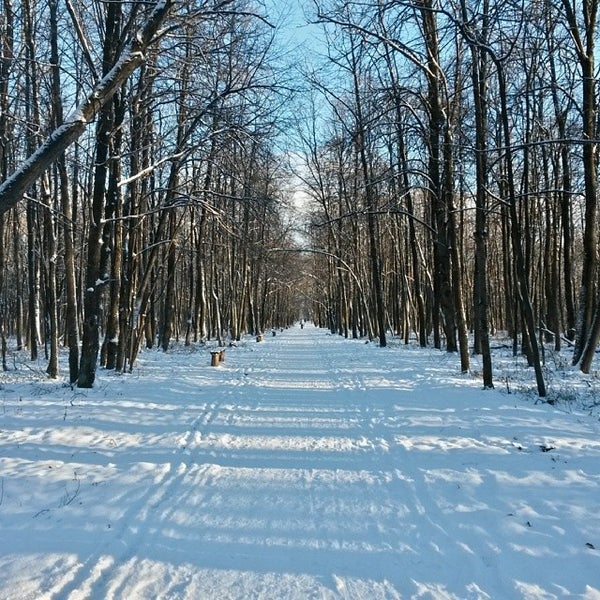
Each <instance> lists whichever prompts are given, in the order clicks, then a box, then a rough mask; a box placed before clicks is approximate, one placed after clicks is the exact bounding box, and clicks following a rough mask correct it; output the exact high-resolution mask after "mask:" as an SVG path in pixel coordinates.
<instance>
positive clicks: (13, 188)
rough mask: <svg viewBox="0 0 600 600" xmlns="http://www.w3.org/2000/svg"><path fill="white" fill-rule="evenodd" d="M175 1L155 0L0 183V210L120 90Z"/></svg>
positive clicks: (142, 59) (22, 191)
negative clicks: (106, 65)
mask: <svg viewBox="0 0 600 600" xmlns="http://www.w3.org/2000/svg"><path fill="white" fill-rule="evenodd" d="M174 5H175V2H174V0H158V1H157V2H156V3H155V4H154V8H153V9H152V11H151V12H150V15H149V16H148V18H147V19H146V21H145V22H144V23H143V25H142V26H141V27H140V28H139V29H138V30H137V31H136V32H135V33H134V35H133V36H132V38H131V42H130V43H129V45H128V46H127V47H126V48H125V50H124V51H123V52H122V54H121V55H120V57H119V58H118V60H116V61H115V63H114V66H113V67H112V69H110V71H108V73H106V75H105V76H104V77H103V78H102V79H101V80H100V81H99V82H98V83H97V84H96V85H95V86H94V87H93V88H92V90H91V91H90V93H89V94H88V95H87V96H86V98H85V99H84V100H83V102H82V103H81V104H80V105H79V106H78V107H77V109H76V110H75V111H74V112H73V114H72V115H71V116H70V117H68V118H67V119H66V120H65V122H64V123H63V125H61V126H60V127H58V128H57V129H55V130H54V131H53V132H52V133H51V134H50V136H49V137H48V138H47V139H46V141H45V142H44V143H43V144H42V145H41V146H40V147H39V148H38V149H37V150H36V151H35V152H34V153H33V154H31V155H30V156H29V158H28V159H27V160H25V162H23V163H22V164H21V166H20V167H19V168H18V169H17V170H16V171H15V172H14V173H13V174H12V175H10V176H9V177H8V178H7V179H6V180H5V181H4V182H3V183H2V184H1V185H0V213H5V212H6V211H7V210H9V209H10V208H12V207H13V206H14V205H15V204H17V203H18V202H20V200H21V199H22V198H23V195H24V194H25V192H26V191H27V190H28V189H29V188H30V187H31V185H32V184H33V183H34V182H35V181H36V180H37V179H38V178H39V177H40V176H41V174H42V173H43V172H44V171H45V170H46V169H47V168H48V167H49V166H50V165H51V164H52V163H53V162H54V161H55V160H56V159H57V158H58V157H59V156H60V155H61V154H62V153H63V152H64V151H65V150H66V149H67V148H68V147H69V146H70V145H71V144H73V143H74V142H75V141H76V140H77V139H78V138H79V137H80V136H81V135H83V133H84V132H85V130H86V129H87V126H88V125H89V124H90V123H91V122H92V121H93V120H94V119H95V117H96V115H97V114H98V113H99V112H100V110H101V109H102V107H103V106H104V105H105V104H106V103H107V102H108V101H109V100H110V99H111V98H112V97H113V95H114V94H115V93H116V92H117V90H119V89H120V87H121V86H122V85H123V83H124V82H125V81H126V80H127V79H128V77H129V76H130V75H131V74H132V73H133V72H134V71H135V70H136V69H137V68H138V67H139V66H140V65H142V64H143V63H144V62H145V60H146V50H147V49H148V47H149V46H150V45H151V44H152V43H153V42H154V41H155V37H156V35H157V33H158V30H159V28H160V26H161V25H162V23H163V22H164V21H165V19H166V18H167V15H168V14H169V12H170V10H171V9H172V7H173V6H174Z"/></svg>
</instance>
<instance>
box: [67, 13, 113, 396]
mask: <svg viewBox="0 0 600 600" xmlns="http://www.w3.org/2000/svg"><path fill="white" fill-rule="evenodd" d="M121 18H122V4H121V2H120V1H117V2H111V3H110V4H108V6H107V8H106V19H105V25H106V27H105V34H104V51H103V60H102V68H103V76H106V75H107V73H108V72H109V71H110V69H111V67H112V65H113V64H114V63H115V58H116V56H117V52H118V48H119V44H120V40H121ZM114 125H115V102H114V100H113V99H112V97H111V101H110V102H108V103H107V104H105V105H104V106H103V107H102V109H101V110H100V113H99V115H98V124H97V126H96V156H95V169H94V189H93V194H92V206H91V211H90V224H89V234H88V239H87V261H86V270H85V296H84V304H83V312H84V319H83V338H82V346H81V362H80V365H79V375H78V379H77V386H78V387H80V388H90V387H92V386H93V385H94V380H95V378H96V368H97V363H98V353H99V350H100V326H101V322H100V321H101V314H100V309H101V299H102V294H103V292H104V288H105V286H106V284H107V283H108V280H109V275H108V273H107V272H105V270H104V269H103V262H104V263H106V262H107V260H106V257H105V258H104V261H103V248H104V244H103V233H104V228H105V227H104V217H105V205H106V181H107V175H108V160H109V155H110V148H111V135H112V134H113V132H114ZM105 251H108V249H105Z"/></svg>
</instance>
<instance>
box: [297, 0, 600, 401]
mask: <svg viewBox="0 0 600 600" xmlns="http://www.w3.org/2000/svg"><path fill="white" fill-rule="evenodd" d="M315 4H316V10H317V14H318V20H319V22H320V23H322V25H323V27H324V29H325V33H326V39H327V50H326V54H327V56H326V58H325V60H324V62H323V65H322V66H321V68H320V69H313V70H312V71H311V72H310V73H309V79H310V81H311V84H312V89H313V101H312V103H313V104H312V108H311V107H309V108H308V109H307V111H306V115H305V118H304V119H303V121H304V122H303V123H302V124H301V125H300V127H301V130H302V131H303V136H302V138H303V144H304V148H305V151H304V154H305V156H306V160H305V165H304V170H303V178H304V180H305V183H306V185H307V186H308V187H309V188H310V195H311V197H312V200H313V202H312V208H313V212H312V224H311V228H310V235H311V241H312V243H313V245H314V247H315V248H320V249H323V251H324V252H323V253H317V254H315V255H314V261H315V263H316V264H317V265H318V269H319V270H320V271H321V272H322V273H326V274H327V277H326V280H327V282H328V283H327V287H326V288H325V289H323V290H322V293H321V295H320V296H319V297H318V302H316V303H315V308H314V310H315V314H316V315H317V320H318V322H319V323H320V324H322V325H324V326H328V327H330V328H331V330H332V331H337V332H339V333H340V334H343V335H348V336H369V337H371V338H377V339H378V340H379V343H380V345H382V346H385V344H386V335H388V334H389V333H392V334H394V335H397V336H401V337H402V338H404V339H405V340H406V341H408V340H409V339H416V340H418V342H419V343H420V344H421V345H422V346H425V345H427V344H429V343H432V344H433V345H434V346H435V347H437V348H442V347H445V348H446V349H447V350H448V351H452V352H453V351H456V352H457V353H458V356H459V357H460V365H461V368H462V370H463V371H468V370H469V368H470V356H471V352H473V351H474V352H475V353H478V354H481V356H482V361H481V363H482V365H483V383H484V386H486V387H491V386H493V371H492V360H491V353H490V335H491V334H492V333H494V332H495V331H506V332H508V335H509V336H510V337H511V338H512V340H513V349H514V352H515V353H523V354H524V355H525V356H526V357H527V359H528V362H529V364H530V366H531V367H532V368H533V372H534V373H535V379H536V382H537V388H538V393H539V395H540V396H545V395H546V384H545V381H544V369H543V366H544V350H545V348H547V347H549V346H550V347H552V348H554V349H555V350H560V349H561V346H563V345H565V344H568V345H570V346H572V347H573V348H574V354H573V364H574V365H577V366H578V367H579V368H580V369H581V370H582V371H583V372H585V373H588V372H590V369H591V367H592V361H593V359H594V356H595V352H596V349H597V346H598V340H599V334H600V302H599V300H600V299H599V297H598V293H599V286H598V257H597V254H598V235H597V225H598V223H597V222H598V211H597V202H598V198H597V196H598V189H597V187H598V186H597V168H598V155H597V150H598V131H597V130H598V110H597V83H598V80H597V69H596V66H595V53H596V37H597V23H596V21H597V8H598V2H597V1H596V0H578V1H577V2H575V1H573V0H516V1H512V0H509V1H502V2H500V1H496V0H476V1H472V0H448V1H441V0H396V1H391V2H349V1H341V0H322V1H320V0H319V1H317V2H316V3H315ZM316 106H318V107H319V109H318V110H316V109H315V108H314V107H316ZM323 106H324V107H325V108H323ZM324 114H325V116H324ZM321 279H325V277H324V276H322V277H321ZM471 332H472V334H473V338H471V337H470V336H469V333H471Z"/></svg>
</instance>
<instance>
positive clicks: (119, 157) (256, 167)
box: [0, 0, 600, 397]
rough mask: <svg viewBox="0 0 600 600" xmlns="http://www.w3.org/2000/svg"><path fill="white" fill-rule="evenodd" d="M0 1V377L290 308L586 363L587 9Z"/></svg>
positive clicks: (53, 370)
mask: <svg viewBox="0 0 600 600" xmlns="http://www.w3.org/2000/svg"><path fill="white" fill-rule="evenodd" d="M1 2H2V9H1V13H0V44H1V50H0V52H1V55H0V181H1V182H2V183H0V338H1V343H2V363H3V364H2V367H3V369H4V370H8V369H11V368H13V367H12V365H11V360H10V357H11V356H12V355H14V353H15V352H19V351H24V350H26V351H27V353H28V356H29V358H30V359H31V360H32V361H39V360H41V359H43V360H45V361H46V362H47V373H48V376H49V377H52V378H56V377H59V355H60V353H61V352H63V351H64V352H65V353H68V370H69V373H68V379H69V381H70V382H71V383H72V384H75V385H77V386H79V387H82V388H86V387H91V386H93V384H94V381H95V378H96V373H97V370H98V369H99V368H104V369H111V370H112V369H114V370H117V371H120V372H128V371H130V370H131V369H132V367H133V365H134V364H135V362H136V359H137V357H138V353H139V352H140V350H141V349H142V348H144V347H145V348H158V349H162V350H163V351H165V352H166V351H168V350H169V347H170V345H172V344H173V343H175V342H181V343H184V344H186V345H191V344H202V343H206V342H208V341H216V342H217V343H218V344H226V343H230V342H235V341H236V340H239V339H240V338H241V337H242V336H244V335H246V334H252V335H258V334H261V333H264V332H265V331H267V330H270V329H271V328H274V329H278V328H284V327H286V326H289V325H291V324H292V323H294V322H295V321H297V320H299V319H311V320H313V321H314V322H315V323H316V324H317V325H319V326H321V327H327V328H329V329H330V330H331V332H332V333H335V334H340V335H342V336H346V337H351V338H364V339H366V340H373V341H376V343H378V344H379V345H380V346H382V347H383V346H386V344H387V343H388V340H389V339H390V338H398V339H400V340H402V342H404V343H407V344H408V343H417V344H419V345H420V346H423V347H425V346H428V345H431V346H432V347H435V348H442V349H445V350H447V351H448V352H450V353H455V354H456V364H457V368H459V369H460V370H461V371H463V372H469V371H470V357H471V356H472V354H473V353H475V354H479V355H481V358H482V365H483V367H482V372H481V377H482V383H483V386H484V387H488V388H489V387H493V386H494V372H493V365H492V353H491V343H492V341H491V340H492V339H493V338H494V336H496V335H501V336H503V339H504V340H508V343H510V344H511V345H512V349H513V352H514V353H515V355H516V354H523V355H524V356H525V357H526V359H527V362H528V364H529V366H530V367H531V371H532V379H534V380H535V385H536V387H537V393H538V394H539V396H542V397H543V396H545V395H546V382H545V376H544V364H545V355H546V353H547V352H549V351H560V350H561V348H569V349H570V350H572V363H573V365H574V366H575V367H576V368H578V369H580V370H581V371H582V372H583V373H591V372H592V371H593V368H594V358H595V354H596V350H597V347H598V342H599V340H600V297H599V293H600V287H599V282H598V156H597V152H598V131H597V130H598V128H599V127H600V120H599V117H600V115H599V112H598V102H597V67H596V63H595V57H596V51H597V50H596V41H597V35H598V31H597V12H598V0H508V1H507V0H502V1H500V0H390V1H386V2H383V1H377V2H375V1H364V0H363V1H342V0H322V1H321V0H314V1H312V2H309V3H304V4H303V5H302V6H301V7H295V5H292V4H289V5H286V4H285V3H283V2H272V3H263V2H260V1H259V0H196V1H179V2H175V1H174V0H158V1H156V2H124V1H122V0H110V1H108V2H104V1H100V0H92V1H91V2H90V3H89V4H88V3H84V2H81V1H80V0H1ZM298 12H300V13H302V15H301V19H304V20H305V23H309V24H310V26H307V27H306V28H305V29H306V31H310V34H307V35H306V39H300V38H301V36H299V35H298V34H297V31H301V30H302V27H301V25H300V24H299V17H298V15H297V14H296V13H298ZM291 31H294V32H296V33H294V35H292V34H291V33H290V32H291Z"/></svg>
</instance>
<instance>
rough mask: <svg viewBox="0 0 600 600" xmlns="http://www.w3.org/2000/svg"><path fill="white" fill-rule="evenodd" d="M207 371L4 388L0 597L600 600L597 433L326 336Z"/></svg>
mask: <svg viewBox="0 0 600 600" xmlns="http://www.w3.org/2000/svg"><path fill="white" fill-rule="evenodd" d="M209 365H210V356H209V352H208V349H206V348H203V347H193V348H178V349H176V350H175V351H173V352H172V353H169V354H166V355H165V354H163V353H161V352H154V351H152V352H148V351H147V352H145V353H144V354H143V355H142V357H141V360H140V362H139V366H138V368H137V369H136V370H135V373H134V374H132V375H126V376H118V375H115V374H112V373H107V372H100V373H99V380H98V384H97V386H96V388H95V389H93V390H86V391H82V390H77V389H75V390H71V389H70V388H69V387H68V386H65V385H64V384H61V383H57V382H52V381H43V380H41V379H40V380H38V381H33V382H32V381H29V382H19V381H18V379H17V378H16V377H15V375H14V374H13V375H11V374H7V375H4V380H3V383H2V385H0V401H1V403H2V407H1V411H0V598H2V599H9V598H10V599H15V600H21V599H25V598H36V599H42V598H44V599H45V598H47V599H50V598H52V599H63V598H65V599H66V598H69V599H73V600H75V599H81V598H86V599H87V598H93V599H98V600H104V599H105V598H119V599H127V600H130V599H146V598H148V599H150V598H151V599H154V598H173V599H183V598H188V599H194V600H196V599H219V600H220V599H225V598H231V599H244V600H246V599H254V598H265V599H273V600H275V599H291V598H297V599H302V600H304V599H308V598H323V599H329V598H331V599H333V598H348V599H365V600H367V599H368V600H372V599H377V598H403V599H406V598H435V599H442V598H443V599H446V598H448V599H450V598H452V599H475V598H478V599H488V598H489V599H493V600H498V599H512V598H527V599H534V598H535V599H551V598H586V599H588V600H591V599H599V598H600V435H599V434H600V424H599V422H598V418H597V416H590V415H586V414H584V413H581V412H579V413H578V412H569V411H567V410H564V409H559V408H557V407H552V406H550V405H548V404H536V403H535V402H534V401H533V399H532V398H531V397H524V396H523V395H519V394H514V393H513V394H508V389H509V387H510V386H509V385H506V386H504V385H499V386H498V387H497V389H496V390H493V391H482V390H481V389H480V382H479V381H478V379H477V378H475V377H468V376H462V375H460V374H457V372H456V370H457V358H456V356H450V355H447V354H446V353H444V352H438V351H434V350H421V349H418V348H415V347H412V346H409V347H392V348H385V349H381V348H378V347H376V346H375V345H373V344H365V343H363V342H359V341H349V340H344V339H343V338H340V337H337V336H331V335H328V334H327V332H325V331H323V330H318V329H316V328H313V327H305V328H304V329H300V328H299V327H297V328H292V329H289V330H285V331H283V332H278V333H277V336H276V337H271V335H270V334H269V335H268V336H267V337H266V338H265V341H264V342H263V343H260V344H258V343H255V342H254V341H253V340H247V341H245V342H244V343H243V344H241V345H240V346H239V347H235V348H229V349H228V350H227V352H226V359H225V362H224V363H222V364H221V366H219V367H217V368H214V367H210V366H209ZM507 383H508V379H507Z"/></svg>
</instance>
